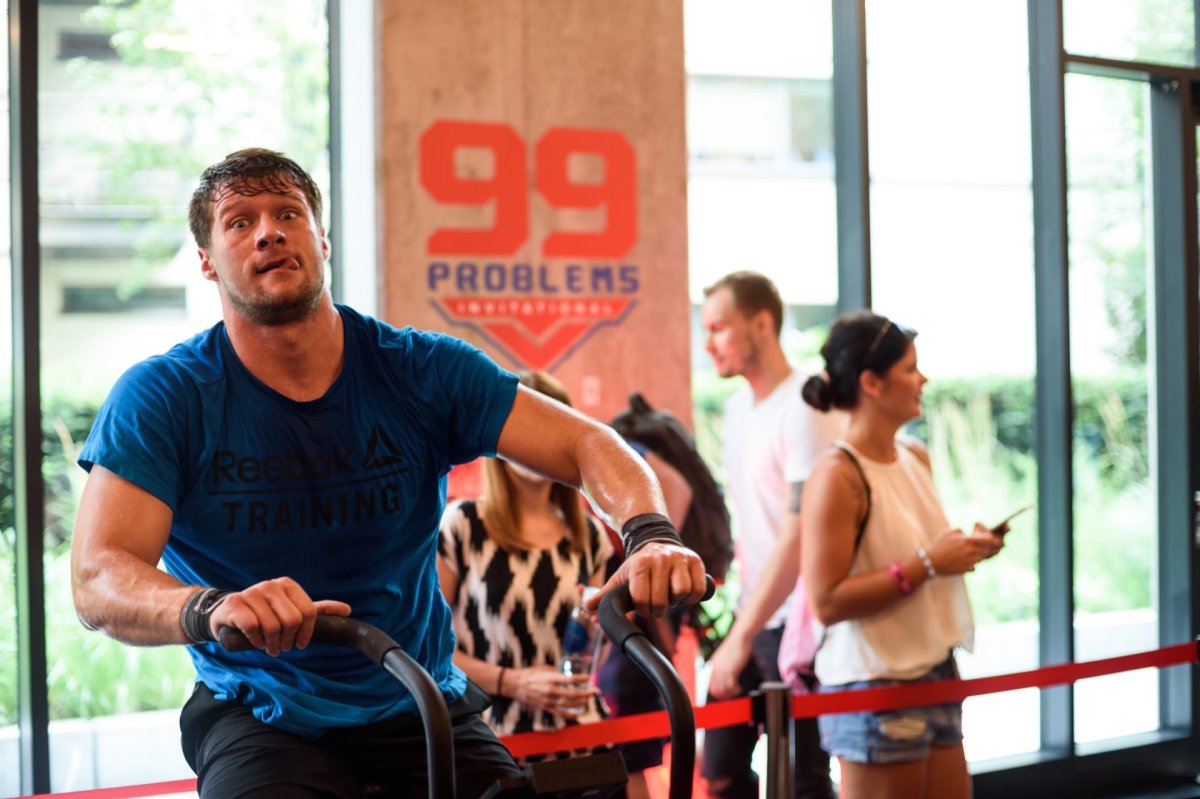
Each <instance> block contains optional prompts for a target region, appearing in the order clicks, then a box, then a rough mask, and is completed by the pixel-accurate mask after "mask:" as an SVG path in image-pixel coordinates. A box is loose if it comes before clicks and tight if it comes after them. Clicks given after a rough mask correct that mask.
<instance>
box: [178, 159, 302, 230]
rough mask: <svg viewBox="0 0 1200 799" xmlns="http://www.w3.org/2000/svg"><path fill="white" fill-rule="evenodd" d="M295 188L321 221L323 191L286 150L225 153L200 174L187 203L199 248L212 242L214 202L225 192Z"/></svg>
mask: <svg viewBox="0 0 1200 799" xmlns="http://www.w3.org/2000/svg"><path fill="white" fill-rule="evenodd" d="M293 186H294V187H295V188H297V189H299V190H300V193H301V194H303V195H304V198H305V199H306V200H308V205H309V208H311V209H312V212H313V218H314V219H316V220H317V224H318V225H319V224H321V190H320V189H319V188H317V184H316V182H315V181H314V180H313V179H312V176H310V175H309V174H308V173H307V172H305V171H304V170H303V169H302V168H301V167H300V165H299V164H297V163H296V162H295V161H293V160H292V159H290V158H288V157H287V156H286V155H284V154H283V153H277V152H275V151H274V150H267V149H265V148H262V147H250V148H247V149H245V150H238V151H237V152H236V153H230V154H229V155H227V156H225V160H224V161H221V162H220V163H219V164H213V165H212V166H210V167H209V168H208V169H206V170H204V173H203V174H202V175H200V185H199V186H197V187H196V191H194V192H193V193H192V201H191V203H189V205H188V227H190V228H191V230H192V236H194V237H195V239H196V245H197V246H198V247H208V246H209V245H211V244H212V224H213V218H212V214H213V204H214V203H215V202H216V200H217V199H218V196H219V195H220V194H221V193H222V192H223V191H232V192H234V193H236V194H241V195H244V196H246V197H253V196H254V195H256V194H262V193H263V192H264V191H267V192H272V193H274V194H286V193H287V192H288V190H289V189H291V188H292V187H293Z"/></svg>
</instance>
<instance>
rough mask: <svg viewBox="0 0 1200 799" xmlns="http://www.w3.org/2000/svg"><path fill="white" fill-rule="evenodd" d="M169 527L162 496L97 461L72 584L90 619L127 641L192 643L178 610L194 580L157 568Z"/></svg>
mask: <svg viewBox="0 0 1200 799" xmlns="http://www.w3.org/2000/svg"><path fill="white" fill-rule="evenodd" d="M170 530H171V509H170V508H168V507H167V506H166V505H165V504H164V503H163V502H162V501H161V500H159V499H158V498H156V497H154V496H153V495H152V494H150V493H149V492H147V491H144V490H142V489H141V488H139V487H138V486H136V485H134V484H133V483H131V482H129V481H128V480H125V479H122V478H121V477H118V476H117V475H115V474H113V473H112V472H110V471H108V470H107V469H105V468H104V467H102V466H93V467H92V471H91V473H90V474H89V475H88V479H87V483H86V484H85V485H84V489H83V496H82V497H81V498H80V500H79V508H78V511H77V513H76V517H75V532H74V537H73V539H72V541H71V588H72V591H73V593H74V598H75V612H76V613H78V614H79V619H80V621H82V622H83V624H84V626H86V627H89V628H91V629H94V630H101V631H103V632H104V633H105V634H107V635H110V636H112V637H113V638H116V639H117V640H119V641H123V642H125V643H128V644H141V645H155V644H182V643H188V641H187V638H186V637H185V636H184V634H183V629H182V628H181V627H180V626H179V612H180V610H181V609H182V608H183V603H184V602H185V601H186V600H187V598H188V597H189V596H190V595H191V594H192V592H193V591H195V586H186V585H183V584H182V583H180V582H179V581H178V580H176V579H175V578H174V577H171V576H170V575H168V574H166V573H164V572H162V571H160V570H159V569H158V568H157V564H158V560H159V558H160V557H161V556H162V552H163V549H164V548H165V547H166V545H167V537H168V535H169V534H170Z"/></svg>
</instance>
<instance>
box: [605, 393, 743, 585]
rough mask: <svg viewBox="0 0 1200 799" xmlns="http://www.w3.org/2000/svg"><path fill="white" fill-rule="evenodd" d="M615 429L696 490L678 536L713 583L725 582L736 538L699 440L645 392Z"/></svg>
mask: <svg viewBox="0 0 1200 799" xmlns="http://www.w3.org/2000/svg"><path fill="white" fill-rule="evenodd" d="M611 424H612V427H613V429H614V430H616V431H617V433H619V434H620V435H621V437H622V438H624V439H625V440H627V441H633V442H636V443H638V444H641V445H642V446H644V447H646V449H649V450H651V451H653V452H654V454H655V455H657V456H658V457H660V458H662V459H663V460H664V461H666V462H667V463H669V464H671V466H673V467H675V468H676V469H677V470H678V471H679V473H680V474H682V475H683V477H684V479H686V480H687V481H688V484H689V485H690V486H691V488H692V504H691V507H690V508H689V509H688V514H687V518H686V519H685V520H684V522H683V529H682V530H680V531H679V535H680V536H681V537H682V538H683V543H684V544H685V545H687V546H688V547H689V548H690V549H692V550H693V551H694V552H695V553H696V554H697V555H699V556H700V559H701V560H703V561H704V566H705V568H706V569H707V571H708V573H709V574H711V575H712V576H713V579H715V580H717V581H718V582H720V581H721V580H723V579H725V573H726V572H727V571H728V570H729V562H730V561H731V560H732V559H733V534H732V531H731V529H730V524H729V509H728V508H726V507H725V494H724V492H723V491H722V490H721V486H720V485H718V484H717V481H716V479H715V478H713V475H712V472H710V471H709V470H708V466H707V464H705V463H704V459H703V458H701V457H700V453H699V452H697V451H696V441H695V439H693V438H692V435H691V433H689V432H688V430H687V428H686V427H684V426H683V423H682V422H680V421H679V419H678V418H676V417H675V415H674V414H672V413H670V412H668V411H659V410H655V409H654V408H652V407H650V403H648V402H646V398H645V397H643V396H642V395H641V394H638V393H633V394H630V395H629V409H628V410H625V411H622V412H621V413H620V414H618V415H617V416H616V418H614V419H613V420H612V422H611Z"/></svg>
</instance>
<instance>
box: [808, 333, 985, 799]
mask: <svg viewBox="0 0 1200 799" xmlns="http://www.w3.org/2000/svg"><path fill="white" fill-rule="evenodd" d="M915 336H916V333H914V332H912V331H910V330H907V329H905V328H904V327H902V326H900V325H898V324H896V323H894V322H892V321H891V320H889V319H886V318H884V317H882V316H878V315H876V314H873V313H870V312H867V311H860V312H856V313H852V314H844V315H843V316H841V317H839V318H838V320H837V321H836V322H835V323H834V325H833V327H832V328H831V329H830V332H829V338H828V339H827V340H826V342H825V346H824V347H823V348H822V349H821V354H822V356H824V358H825V374H823V375H822V376H820V377H814V378H810V379H809V381H808V383H806V384H805V386H804V391H803V394H804V399H805V401H807V402H808V403H809V404H810V405H812V406H814V407H816V408H817V409H819V410H822V411H827V410H829V409H830V408H833V407H836V408H843V409H845V410H848V411H849V412H850V426H849V428H848V429H847V432H846V438H845V440H844V441H842V442H839V444H838V446H837V447H835V448H834V449H831V450H830V451H829V452H828V453H827V454H826V455H825V456H824V457H823V458H822V460H821V462H820V463H819V464H818V465H817V467H816V468H815V469H814V470H813V472H812V474H811V475H810V476H809V479H808V480H807V481H806V483H805V485H804V494H803V497H802V499H801V505H800V508H801V510H800V512H801V527H802V531H803V532H802V535H803V545H802V547H801V561H802V564H801V573H802V574H803V575H804V584H805V588H806V590H807V592H808V599H809V603H810V604H811V606H812V608H813V611H814V613H815V615H816V617H817V619H818V620H819V621H820V623H821V624H823V625H824V626H825V631H824V637H823V640H822V643H821V646H820V649H819V650H818V651H817V657H816V674H817V677H818V679H819V680H820V682H821V684H822V688H821V690H823V691H839V690H852V689H856V688H862V687H868V686H879V685H895V684H898V683H903V682H912V681H922V680H938V679H947V678H953V677H956V676H957V670H956V668H955V666H954V659H953V656H952V654H951V652H952V650H953V648H954V647H956V646H960V645H961V646H965V647H967V648H969V647H970V646H971V643H972V637H973V633H974V624H973V621H972V619H971V607H970V603H969V601H968V599H967V593H966V587H965V585H964V584H963V579H962V575H963V574H964V573H965V572H969V571H972V570H974V568H975V564H977V563H978V562H979V561H981V560H983V559H985V558H989V557H992V556H993V555H995V554H996V553H997V552H999V551H1000V549H1001V547H1002V546H1003V539H1002V538H1001V537H1000V536H999V535H995V534H993V533H992V532H991V531H989V530H988V529H986V528H985V527H983V525H980V524H976V526H975V530H974V532H973V533H972V534H971V535H965V534H964V533H963V532H962V531H961V530H957V529H950V524H949V523H948V522H947V521H946V517H945V514H944V513H943V512H942V506H941V503H940V502H939V501H938V498H937V493H936V492H935V490H934V487H933V479H932V475H931V473H930V471H929V456H928V454H927V453H926V452H925V450H924V448H923V447H921V446H919V445H918V444H915V443H909V442H900V441H898V440H897V438H896V436H897V433H898V432H899V431H900V428H901V427H903V426H904V424H905V423H907V422H909V421H911V420H912V419H915V418H916V417H918V416H920V415H921V388H922V387H923V386H924V385H925V382H926V378H925V376H924V375H923V374H921V372H920V370H919V369H918V368H917V351H916V348H915V346H914V344H913V338H914V337H915ZM820 727H821V742H822V745H823V746H824V747H825V749H826V750H827V751H828V752H829V754H831V755H834V756H836V757H837V758H838V759H839V761H840V763H841V769H842V784H841V790H842V797H843V798H845V797H871V799H876V798H877V797H905V798H906V799H907V798H908V797H935V796H936V797H969V796H970V795H971V778H970V775H969V774H968V772H967V763H966V758H965V756H964V754H963V747H962V704H961V703H953V704H949V705H938V706H933V707H923V708H906V709H901V710H894V711H885V712H881V713H842V714H836V715H828V716H822V717H821V719H820Z"/></svg>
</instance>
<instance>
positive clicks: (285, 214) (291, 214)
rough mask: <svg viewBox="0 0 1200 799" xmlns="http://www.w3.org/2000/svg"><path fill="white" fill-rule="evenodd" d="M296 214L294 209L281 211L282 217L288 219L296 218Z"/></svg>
mask: <svg viewBox="0 0 1200 799" xmlns="http://www.w3.org/2000/svg"><path fill="white" fill-rule="evenodd" d="M296 216H297V214H296V212H295V211H284V212H283V218H284V219H289V220H290V219H295V218H296Z"/></svg>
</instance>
